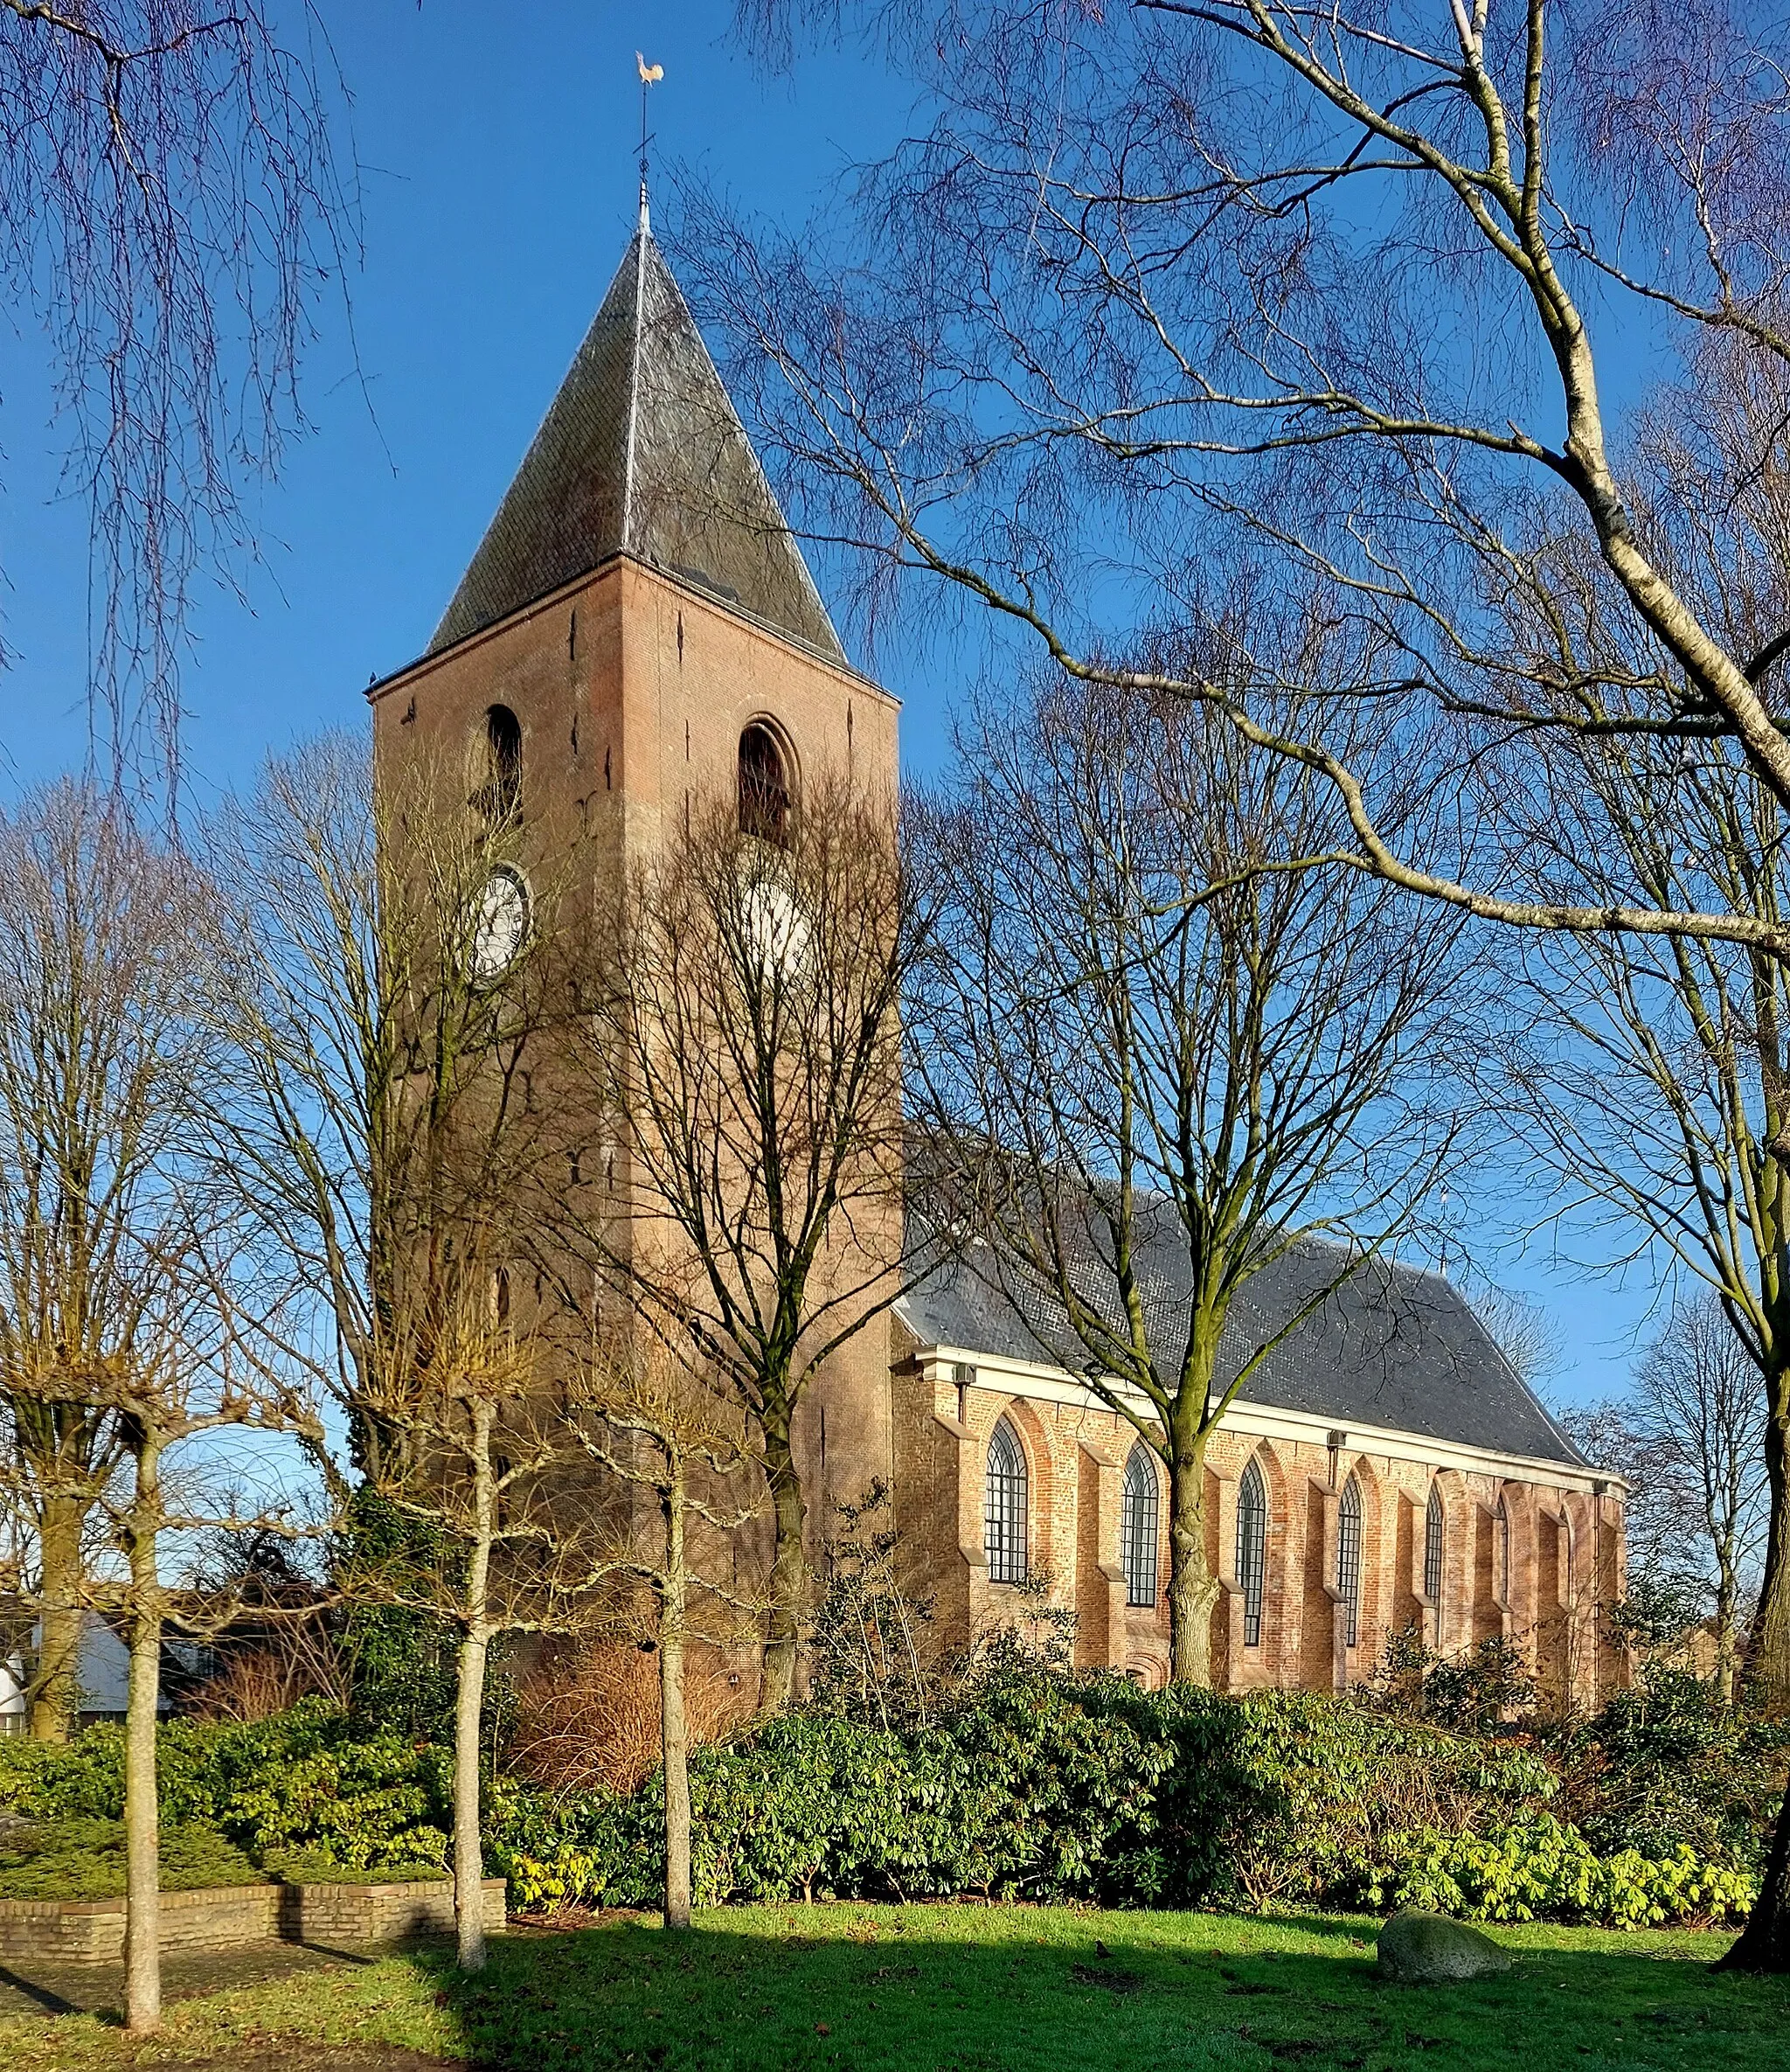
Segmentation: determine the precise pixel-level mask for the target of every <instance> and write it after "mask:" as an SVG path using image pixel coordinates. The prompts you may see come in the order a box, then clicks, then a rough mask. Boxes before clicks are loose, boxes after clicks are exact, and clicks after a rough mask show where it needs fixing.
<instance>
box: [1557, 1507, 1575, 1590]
mask: <svg viewBox="0 0 1790 2072" xmlns="http://www.w3.org/2000/svg"><path fill="white" fill-rule="evenodd" d="M1560 1579H1561V1580H1560V1595H1561V1596H1562V1597H1563V1598H1564V1599H1565V1602H1566V1604H1567V1606H1568V1608H1569V1609H1570V1608H1571V1603H1572V1520H1571V1518H1569V1517H1568V1516H1567V1514H1566V1513H1565V1512H1564V1511H1563V1512H1561V1513H1560Z"/></svg>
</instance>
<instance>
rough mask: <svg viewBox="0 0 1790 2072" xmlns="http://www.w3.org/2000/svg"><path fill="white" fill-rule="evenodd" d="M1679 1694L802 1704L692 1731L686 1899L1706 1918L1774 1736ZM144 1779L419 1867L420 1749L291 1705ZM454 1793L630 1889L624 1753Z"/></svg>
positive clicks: (317, 1865) (272, 1838) (65, 1801)
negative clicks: (1504, 1724)
mask: <svg viewBox="0 0 1790 2072" xmlns="http://www.w3.org/2000/svg"><path fill="white" fill-rule="evenodd" d="M1702 1705H1703V1701H1702V1700H1699V1699H1696V1697H1695V1694H1694V1693H1684V1692H1682V1691H1677V1690H1676V1689H1664V1688H1661V1689H1655V1688H1653V1687H1652V1686H1649V1687H1648V1689H1647V1690H1645V1691H1642V1692H1640V1693H1630V1694H1626V1695H1625V1697H1624V1698H1623V1699H1622V1700H1619V1701H1618V1702H1617V1703H1616V1704H1615V1705H1613V1707H1610V1708H1608V1709H1607V1710H1606V1714H1604V1715H1601V1716H1600V1718H1599V1720H1598V1721H1592V1722H1591V1723H1590V1724H1589V1725H1587V1726H1585V1727H1583V1728H1577V1729H1574V1730H1572V1733H1571V1735H1566V1736H1565V1740H1564V1741H1563V1742H1559V1743H1558V1744H1553V1745H1551V1744H1548V1743H1546V1742H1544V1740H1543V1739H1541V1738H1540V1737H1538V1736H1537V1735H1535V1734H1534V1733H1529V1732H1523V1733H1512V1732H1509V1731H1504V1730H1501V1731H1497V1732H1492V1733H1471V1732H1462V1731H1456V1730H1453V1729H1451V1728H1447V1727H1444V1726H1441V1725H1440V1724H1438V1723H1437V1722H1436V1721H1434V1720H1433V1719H1422V1718H1419V1719H1412V1718H1409V1717H1404V1716H1401V1715H1399V1714H1397V1713H1394V1712H1390V1711H1388V1710H1387V1709H1385V1708H1384V1707H1382V1706H1376V1705H1372V1704H1359V1703H1351V1702H1338V1701H1337V1700H1335V1699H1332V1698H1329V1697H1323V1696H1318V1695H1315V1694H1311V1693H1301V1692H1263V1693H1254V1694H1252V1695H1249V1696H1246V1697H1243V1698H1231V1697H1225V1696H1219V1695H1217V1694H1215V1693H1211V1692H1204V1691H1197V1690H1183V1689H1171V1690H1168V1691H1158V1692H1144V1691H1141V1690H1139V1689H1137V1688H1136V1687H1135V1686H1133V1685H1132V1684H1130V1683H1128V1682H1127V1681H1126V1680H1124V1679H1121V1678H1117V1677H1113V1676H1108V1675H1094V1676H1075V1675H1070V1674H1066V1673H1060V1672H1051V1671H1048V1670H1042V1669H1038V1668H1037V1667H1035V1666H1025V1665H1015V1664H1012V1663H1007V1664H1004V1665H996V1667H995V1668H994V1670H992V1671H991V1672H990V1673H989V1674H988V1675H987V1676H985V1677H984V1678H983V1679H982V1680H981V1681H980V1682H979V1683H978V1684H976V1685H975V1686H974V1687H973V1688H971V1689H969V1690H967V1691H964V1692H962V1693H959V1694H958V1695H957V1696H956V1697H955V1698H954V1699H953V1700H951V1702H949V1703H948V1704H947V1705H946V1706H944V1707H942V1708H940V1709H932V1710H927V1711H926V1712H924V1713H921V1714H912V1715H907V1714H904V1715H899V1716H898V1717H897V1718H896V1719H894V1720H893V1721H891V1722H889V1723H885V1718H884V1717H883V1716H878V1717H876V1718H874V1719H866V1718H864V1717H853V1716H850V1714H846V1713H843V1712H841V1711H829V1710H827V1709H824V1708H822V1707H810V1708H808V1709H806V1710H803V1711H800V1712H795V1713H791V1714H786V1715H784V1716H783V1717H781V1718H779V1719H776V1720H774V1721H770V1722H768V1723H767V1724H766V1725H765V1726H763V1727H761V1728H759V1729H758V1730H757V1731H756V1732H755V1733H753V1734H752V1735H749V1736H747V1737H745V1738H742V1739H740V1740H739V1741H737V1742H734V1743H733V1744H732V1745H731V1746H726V1745H723V1746H714V1747H704V1748H698V1749H696V1750H694V1751H693V1752H692V1755H691V1759H690V1782H691V1797H692V1802H693V1810H694V1814H695V1834H694V1838H693V1839H694V1847H693V1866H692V1868H693V1875H694V1884H695V1895H696V1897H697V1901H698V1902H699V1903H702V1904H715V1903H718V1902H726V1901H753V1902H777V1901H783V1900H789V1899H823V1898H833V1897H838V1898H867V1899H897V1898H904V1899H921V1898H938V1897H944V1896H950V1895H985V1896H988V1897H991V1898H1024V1899H1030V1900H1038V1901H1091V1902H1099V1903H1101V1904H1105V1905H1121V1906H1123V1905H1134V1906H1176V1907H1186V1906H1199V1905H1202V1904H1207V1903H1211V1904H1215V1905H1222V1906H1230V1907H1244V1908H1262V1907H1267V1906H1279V1907H1309V1908H1323V1907H1344V1906H1346V1907H1368V1908H1373V1909H1379V1908H1391V1907H1396V1906H1401V1905H1412V1906H1419V1907H1423V1908H1428V1909H1434V1910H1437V1911H1443V1912H1448V1913H1452V1914H1456V1915H1460V1916H1466V1917H1467V1918H1470V1919H1484V1920H1524V1919H1529V1918H1537V1919H1550V1920H1565V1921H1585V1922H1593V1923H1614V1924H1618V1925H1620V1924H1634V1923H1644V1922H1646V1923H1651V1922H1663V1921H1696V1920H1710V1921H1721V1920H1724V1919H1732V1918H1735V1917H1737V1916H1738V1915H1739V1914H1740V1913H1742V1912H1744V1911H1745V1907H1746V1905H1747V1904H1748V1903H1749V1901H1750V1898H1751V1895H1752V1891H1753V1889H1754V1886H1755V1881H1756V1877H1757V1873H1758V1870H1759V1852H1760V1839H1761V1836H1762V1833H1763V1832H1764V1827H1765V1824H1766V1815H1767V1813H1768V1812H1769V1811H1770V1809H1771V1804H1772V1792H1773V1763H1774V1762H1775V1761H1776V1760H1777V1757H1778V1756H1779V1755H1780V1754H1781V1747H1780V1742H1778V1741H1774V1740H1773V1736H1772V1732H1768V1731H1767V1730H1766V1729H1763V1728H1755V1727H1750V1726H1748V1725H1746V1724H1745V1722H1739V1723H1737V1722H1735V1721H1733V1719H1732V1718H1731V1717H1728V1718H1726V1719H1725V1721H1717V1720H1712V1719H1711V1718H1710V1717H1709V1716H1707V1708H1706V1707H1704V1709H1703V1710H1699V1709H1698V1707H1699V1706H1702ZM1773 1731H1774V1730H1773ZM1563 1749H1564V1750H1565V1753H1564V1754H1563ZM160 1776H161V1796H162V1814H163V1822H164V1824H165V1825H167V1826H168V1827H169V1828H170V1830H176V1831H177V1830H182V1829H186V1828H191V1829H194V1830H198V1829H204V1830H207V1831H211V1832H215V1833H216V1834H217V1835H218V1836H219V1838H221V1841H222V1843H223V1844H225V1845H227V1846H230V1847H232V1848H233V1849H235V1850H239V1851H240V1852H241V1853H242V1854H243V1855H244V1856H245V1857H246V1859H247V1860H248V1861H249V1862H250V1863H251V1864H253V1865H254V1866H257V1867H260V1869H261V1871H262V1872H263V1873H264V1874H267V1875H270V1876H307V1877H316V1876H324V1875H328V1874H330V1872H331V1871H332V1870H333V1871H335V1872H336V1874H346V1873H354V1872H358V1873H360V1874H364V1875H381V1876H411V1875H415V1874H419V1873H426V1872H427V1871H428V1870H430V1869H439V1868H440V1867H441V1865H442V1864H443V1863H444V1862H445V1859H446V1853H447V1834H448V1823H449V1813H448V1807H449V1797H448V1783H449V1760H448V1751H447V1750H446V1749H444V1748H441V1747H439V1746H436V1745H434V1744H433V1743H431V1742H427V1741H419V1740H413V1739H411V1738H408V1737H406V1735H402V1734H399V1733H398V1732H395V1731H393V1730H392V1729H391V1728H374V1729H369V1728H366V1727H365V1726H364V1724H362V1723H360V1722H358V1721H356V1720H355V1719H354V1718H353V1717H352V1716H351V1715H350V1714H344V1713H343V1711H342V1710H340V1709H339V1708H336V1707H330V1706H329V1705H327V1704H324V1703H323V1702H321V1701H317V1700H309V1701H307V1702H306V1703H304V1704H302V1705H300V1706H298V1707H295V1708H294V1710H293V1711H291V1712H289V1713H287V1714H282V1715H281V1716H280V1717H278V1718H275V1719H272V1720H267V1721H260V1722H257V1723H255V1724H253V1725H238V1724H234V1723H218V1724H212V1725H203V1726H202V1725H197V1724H194V1723H191V1722H186V1721H172V1722H170V1723H168V1724H166V1725H164V1726H163V1728H162V1729H161V1738H160ZM1563 1778H1564V1780H1565V1781H1564V1784H1563ZM484 1803H485V1813H486V1823H487V1832H486V1848H487V1857H488V1861H489V1866H490V1867H491V1868H492V1869H493V1870H495V1871H498V1872H501V1873H502V1874H504V1875H506V1876H507V1877H508V1878H509V1879H510V1899H511V1903H512V1904H514V1905H517V1906H519V1907H524V1908H529V1907H544V1906H552V1905H555V1904H560V1903H572V1902H576V1903H583V1904H601V1905H607V1906H630V1907H651V1906H654V1905H656V1903H657V1900H658V1895H659V1890H660V1881H661V1878H662V1875H663V1871H662V1866H663V1843H662V1833H663V1826H662V1823H663V1784H662V1782H661V1780H660V1779H659V1778H658V1777H657V1776H653V1777H649V1779H648V1780H647V1782H646V1783H644V1784H642V1786H641V1787H640V1788H639V1790H635V1791H633V1792H630V1793H626V1794H622V1793H618V1792H614V1791H610V1790H602V1789H598V1790H587V1791H576V1792H572V1793H567V1794H563V1795H560V1796H557V1797H550V1796H548V1795H547V1794H545V1793H543V1792H540V1791H538V1790H531V1789H529V1788H528V1787H526V1786H524V1785H523V1784H522V1783H518V1782H517V1781H516V1780H515V1779H513V1778H510V1777H508V1776H503V1775H502V1774H497V1775H493V1776H489V1777H488V1779H487V1782H486V1786H485V1801H484ZM122 1804H123V1744H122V1738H121V1735H120V1734H119V1733H118V1731H117V1730H116V1729H115V1728H94V1729H92V1730H91V1731H90V1732H88V1733H87V1734H85V1735H81V1736H80V1738H79V1739H78V1740H77V1741H76V1742H74V1743H73V1745H72V1746H71V1747H69V1748H66V1749H57V1748H49V1747H45V1746H42V1745H40V1744H38V1743H33V1742H0V1816H4V1815H6V1814H9V1813H10V1815H11V1816H12V1817H13V1819H14V1820H15V1821H17V1820H21V1819H23V1820H27V1821H32V1822H38V1823H80V1822H94V1821H113V1822H115V1821H116V1820H117V1818H119V1815H120V1813H121V1811H122Z"/></svg>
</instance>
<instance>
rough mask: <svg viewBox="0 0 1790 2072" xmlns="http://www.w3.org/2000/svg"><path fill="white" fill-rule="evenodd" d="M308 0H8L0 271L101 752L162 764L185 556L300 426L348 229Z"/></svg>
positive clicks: (250, 522) (205, 561) (230, 514)
mask: <svg viewBox="0 0 1790 2072" xmlns="http://www.w3.org/2000/svg"><path fill="white" fill-rule="evenodd" d="M341 98H342V96H341V95H340V93H339V88H338V85H337V82H336V79H335V68H334V61H333V59H332V58H331V57H330V51H329V46H328V39H327V35H326V32H325V31H324V29H323V24H322V21H321V18H320V17H318V15H317V14H316V12H315V11H314V10H313V9H312V8H311V7H310V6H309V5H308V4H305V3H304V0H301V4H300V5H298V6H297V7H296V8H294V9H291V10H285V12H284V14H283V17H281V18H280V19H277V20H276V17H275V16H274V12H273V10H270V9H269V8H268V7H267V5H266V4H264V0H224V3H222V4H212V0H0V273H3V275H4V277H5V279H6V281H7V282H8V285H9V287H10V289H11V290H12V292H13V302H14V306H15V308H16V309H19V310H21V311H24V310H29V311H30V313H31V316H33V317H35V318H36V319H37V321H38V323H40V324H41V326H42V328H43V332H44V335H45V339H46V341H47V345H48V351H49V354H50V362H51V368H52V381H53V386H54V391H55V396H56V405H57V429H58V432H59V435H62V436H63V437H64V438H65V439H66V450H65V453H64V479H65V483H66V488H67V490H68V491H69V492H70V493H71V494H72V495H73V496H75V497H79V498H80V500H81V501H82V502H83V503H84V504H86V506H87V512H88V519H89V528H90V531H89V537H90V541H91V579H90V593H91V598H92V603H91V608H90V610H91V626H90V638H91V657H92V672H93V673H92V678H91V684H90V696H91V700H92V705H93V709H94V721H95V734H96V747H98V748H99V749H100V751H101V756H102V758H103V757H109V759H110V761H111V763H112V766H113V769H114V774H122V773H123V772H124V771H125V769H126V768H144V767H145V766H147V767H148V768H149V769H151V770H159V771H160V772H161V773H162V774H163V775H168V776H171V775H172V771H173V768H174V765H175V763H176V761H177V754H178V729H179V719H180V692H179V683H180V671H181V664H182V661H183V658H184V653H185V649H186V640H187V632H188V627H189V622H190V618H191V610H192V607H193V603H194V601H195V584H196V582H197V581H198V579H199V578H200V576H201V575H202V574H212V575H217V574H222V575H224V576H225V579H226V580H229V581H236V580H238V579H239V575H240V572H241V570H242V568H243V566H244V564H245V562H246V560H247V559H248V558H249V557H250V556H252V555H253V551H254V533H255V521H254V518H253V515H252V511H251V508H250V504H249V501H248V499H249V496H250V494H251V490H252V487H253V483H255V481H256V480H257V478H264V477H266V476H270V475H272V474H273V473H274V471H275V470H276V469H277V468H278V466H279V464H280V462H281V455H282V452H283V449H284V448H285V446H286V444H287V442H288V440H289V439H290V438H291V436H292V435H294V434H295V432H297V431H299V430H301V429H302V427H303V423H304V419H303V415H302V410H301V408H300V406H299V400H298V386H297V380H298V372H299V366H300V362H301V360H302V357H303V353H304V350H305V348H306V346H307V345H308V344H309V342H310V339H311V337H312V331H313V325H314V322H315V311H316V307H317V304H318V302H319V298H320V296H322V295H323V293H325V292H328V291H329V290H330V289H331V288H332V287H334V286H335V284H336V283H337V282H339V281H340V279H341V276H342V273H343V268H344V266H345V265H347V264H348V263H350V261H351V258H352V252H353V245H354V240H355V238H356V235H357V225H356V209H355V205H354V200H353V196H352V191H351V188H350V186H348V185H346V184H344V183H343V178H342V177H341V159H340V156H339V153H338V149H337V146H336V139H335V136H334V132H335V130H336V129H337V127H338V126H339V113H340V111H339V108H337V107H336V105H335V104H336V102H338V101H340V100H341Z"/></svg>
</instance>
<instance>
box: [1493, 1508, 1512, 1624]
mask: <svg viewBox="0 0 1790 2072" xmlns="http://www.w3.org/2000/svg"><path fill="white" fill-rule="evenodd" d="M1493 1529H1494V1531H1495V1533H1496V1534H1497V1542H1496V1545H1495V1547H1494V1549H1493V1552H1494V1554H1495V1557H1496V1560H1497V1564H1498V1565H1497V1569H1496V1574H1497V1578H1498V1602H1499V1603H1500V1604H1502V1605H1504V1606H1505V1607H1506V1608H1507V1609H1508V1608H1509V1603H1510V1507H1509V1505H1508V1504H1506V1503H1505V1501H1504V1499H1503V1498H1502V1497H1500V1498H1498V1512H1497V1516H1496V1518H1495V1520H1494V1521H1493Z"/></svg>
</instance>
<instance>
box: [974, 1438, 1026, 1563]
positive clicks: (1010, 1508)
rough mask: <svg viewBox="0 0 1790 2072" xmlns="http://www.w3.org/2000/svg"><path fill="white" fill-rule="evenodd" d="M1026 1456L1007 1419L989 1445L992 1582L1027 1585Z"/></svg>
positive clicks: (986, 1531)
mask: <svg viewBox="0 0 1790 2072" xmlns="http://www.w3.org/2000/svg"><path fill="white" fill-rule="evenodd" d="M1025 1480H1026V1478H1025V1454H1024V1451H1023V1449H1022V1448H1021V1446H1020V1443H1019V1435H1018V1433H1017V1432H1016V1431H1015V1430H1014V1429H1013V1427H1012V1425H1011V1424H1009V1422H1008V1421H1007V1419H1006V1418H1004V1417H1003V1419H1002V1420H1001V1422H999V1423H998V1424H997V1425H996V1427H995V1433H994V1436H993V1437H992V1438H991V1439H990V1440H989V1471H988V1487H987V1491H986V1493H985V1499H984V1504H983V1512H982V1519H983V1524H982V1535H983V1536H982V1545H983V1548H984V1550H985V1551H986V1553H987V1554H988V1559H989V1582H1024V1581H1025V1507H1026V1488H1025Z"/></svg>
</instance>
